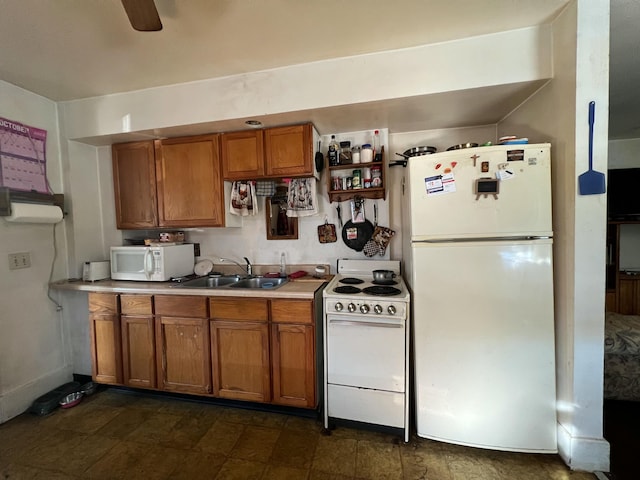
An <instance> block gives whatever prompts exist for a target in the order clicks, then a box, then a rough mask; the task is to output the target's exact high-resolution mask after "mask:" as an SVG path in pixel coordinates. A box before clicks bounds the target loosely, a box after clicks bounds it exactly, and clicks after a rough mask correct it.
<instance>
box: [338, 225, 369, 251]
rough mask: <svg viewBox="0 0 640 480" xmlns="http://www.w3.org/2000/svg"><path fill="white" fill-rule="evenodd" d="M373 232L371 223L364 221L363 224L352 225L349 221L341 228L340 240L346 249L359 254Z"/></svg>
mask: <svg viewBox="0 0 640 480" xmlns="http://www.w3.org/2000/svg"><path fill="white" fill-rule="evenodd" d="M373 230H374V227H373V223H371V222H370V221H369V220H366V219H365V221H364V222H360V223H353V221H352V220H349V221H348V222H346V223H345V224H344V227H343V228H342V240H343V241H344V244H345V245H346V246H347V247H349V248H351V249H353V250H355V251H356V252H361V251H362V249H363V248H364V246H365V244H366V243H367V242H368V241H369V239H370V238H371V236H372V235H373Z"/></svg>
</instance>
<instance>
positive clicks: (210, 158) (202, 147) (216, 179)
mask: <svg viewBox="0 0 640 480" xmlns="http://www.w3.org/2000/svg"><path fill="white" fill-rule="evenodd" d="M218 137H219V136H218V135H199V136H196V137H182V138H170V139H166V140H156V141H155V160H156V181H157V192H158V225H159V226H161V227H223V226H224V212H225V205H224V187H223V184H222V176H221V166H220V158H219V145H218V141H219V139H218Z"/></svg>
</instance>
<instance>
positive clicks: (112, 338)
mask: <svg viewBox="0 0 640 480" xmlns="http://www.w3.org/2000/svg"><path fill="white" fill-rule="evenodd" d="M89 325H90V336H91V357H92V361H93V363H92V377H93V379H94V380H95V381H96V382H98V383H108V384H115V385H119V384H122V352H121V341H122V340H121V336H120V316H119V302H118V295H116V294H113V293H95V292H91V293H89Z"/></svg>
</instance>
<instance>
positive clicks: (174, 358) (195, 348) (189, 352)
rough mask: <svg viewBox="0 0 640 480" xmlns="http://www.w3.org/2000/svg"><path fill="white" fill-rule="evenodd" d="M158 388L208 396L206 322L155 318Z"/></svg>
mask: <svg viewBox="0 0 640 480" xmlns="http://www.w3.org/2000/svg"><path fill="white" fill-rule="evenodd" d="M156 356H157V358H158V365H159V370H158V388H160V389H162V390H169V391H175V392H184V393H210V392H211V367H210V365H211V364H210V353H209V321H208V320H207V319H206V318H187V317H165V316H160V317H156Z"/></svg>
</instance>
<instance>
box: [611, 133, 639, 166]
mask: <svg viewBox="0 0 640 480" xmlns="http://www.w3.org/2000/svg"><path fill="white" fill-rule="evenodd" d="M638 167H640V138H628V139H624V140H610V141H609V168H638Z"/></svg>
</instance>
